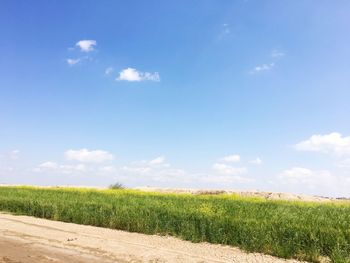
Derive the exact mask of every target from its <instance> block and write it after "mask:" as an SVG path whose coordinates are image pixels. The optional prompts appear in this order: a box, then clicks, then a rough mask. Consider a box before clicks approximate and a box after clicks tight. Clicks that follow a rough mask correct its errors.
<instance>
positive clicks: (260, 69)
mask: <svg viewBox="0 0 350 263" xmlns="http://www.w3.org/2000/svg"><path fill="white" fill-rule="evenodd" d="M274 66H275V63H269V64H262V65H259V66H256V67H254V68H253V69H252V70H251V71H250V74H256V73H260V72H263V71H269V70H271V69H272V68H273V67H274Z"/></svg>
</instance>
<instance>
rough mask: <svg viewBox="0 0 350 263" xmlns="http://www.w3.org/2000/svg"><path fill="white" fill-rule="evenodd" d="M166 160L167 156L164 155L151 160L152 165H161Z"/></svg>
mask: <svg viewBox="0 0 350 263" xmlns="http://www.w3.org/2000/svg"><path fill="white" fill-rule="evenodd" d="M164 162H165V158H164V157H163V156H159V157H157V158H155V159H153V160H151V161H149V164H150V165H159V164H163V163H164Z"/></svg>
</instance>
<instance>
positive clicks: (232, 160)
mask: <svg viewBox="0 0 350 263" xmlns="http://www.w3.org/2000/svg"><path fill="white" fill-rule="evenodd" d="M221 160H222V161H224V162H229V163H235V162H239V161H240V160H241V156H239V155H238V154H233V155H228V156H225V157H224V158H222V159H221Z"/></svg>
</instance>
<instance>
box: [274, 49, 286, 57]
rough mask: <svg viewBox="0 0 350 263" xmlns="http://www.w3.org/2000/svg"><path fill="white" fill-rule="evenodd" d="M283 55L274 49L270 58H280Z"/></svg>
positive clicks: (283, 54)
mask: <svg viewBox="0 0 350 263" xmlns="http://www.w3.org/2000/svg"><path fill="white" fill-rule="evenodd" d="M285 55H286V54H285V53H284V52H281V51H278V50H276V49H275V50H272V51H271V57H273V58H282V57H284V56H285Z"/></svg>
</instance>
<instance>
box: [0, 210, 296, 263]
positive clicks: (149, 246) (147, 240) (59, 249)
mask: <svg viewBox="0 0 350 263" xmlns="http://www.w3.org/2000/svg"><path fill="white" fill-rule="evenodd" d="M0 262H1V263H23V262H29V263H34V262H35V263H42V262H84V263H90V262H94V263H96V262H106V263H108V262H186V263H187V262H201V263H203V262H274V263H275V262H276V263H278V262H298V261H293V260H288V261H286V260H283V259H278V258H274V257H271V256H266V255H262V254H257V253H254V254H247V253H244V252H242V251H241V250H239V249H237V248H232V247H228V246H221V245H212V244H207V243H200V244H194V243H191V242H187V241H182V240H179V239H176V238H172V237H160V236H149V235H143V234H137V233H129V232H124V231H118V230H111V229H105V228H98V227H92V226H82V225H76V224H71V223H62V222H55V221H49V220H45V219H38V218H33V217H27V216H13V215H9V214H3V213H0Z"/></svg>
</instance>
